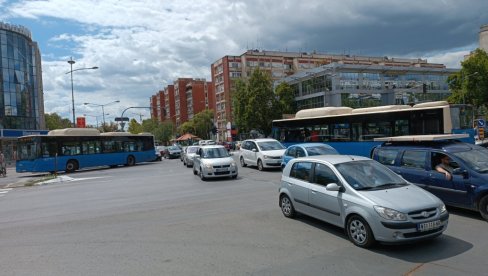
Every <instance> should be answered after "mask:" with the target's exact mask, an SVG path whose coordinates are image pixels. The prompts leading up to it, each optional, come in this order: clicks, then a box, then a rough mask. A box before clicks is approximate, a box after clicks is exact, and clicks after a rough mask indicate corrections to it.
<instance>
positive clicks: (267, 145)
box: [258, 141, 285, 151]
mask: <svg viewBox="0 0 488 276" xmlns="http://www.w3.org/2000/svg"><path fill="white" fill-rule="evenodd" d="M258 145H259V148H260V149H261V150H262V151H267V150H280V149H284V148H285V147H283V145H282V144H281V143H280V142H278V141H267V142H259V143H258Z"/></svg>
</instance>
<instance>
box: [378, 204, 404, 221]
mask: <svg viewBox="0 0 488 276" xmlns="http://www.w3.org/2000/svg"><path fill="white" fill-rule="evenodd" d="M374 210H375V211H376V213H378V215H380V216H381V217H382V218H384V219H388V220H407V216H406V215H405V214H404V213H402V212H398V211H396V210H393V209H390V208H385V207H381V206H374Z"/></svg>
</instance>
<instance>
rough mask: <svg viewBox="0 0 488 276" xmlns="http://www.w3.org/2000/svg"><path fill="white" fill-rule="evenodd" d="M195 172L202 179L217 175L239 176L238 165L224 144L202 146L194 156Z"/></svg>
mask: <svg viewBox="0 0 488 276" xmlns="http://www.w3.org/2000/svg"><path fill="white" fill-rule="evenodd" d="M193 174H195V175H197V174H198V175H200V178H201V179H202V180H205V179H207V178H216V177H229V176H230V177H232V178H237V165H236V162H235V161H234V159H233V158H232V156H230V154H229V152H227V149H226V148H225V147H224V146H220V145H212V146H202V147H200V149H198V153H197V154H196V155H195V157H194V158H193Z"/></svg>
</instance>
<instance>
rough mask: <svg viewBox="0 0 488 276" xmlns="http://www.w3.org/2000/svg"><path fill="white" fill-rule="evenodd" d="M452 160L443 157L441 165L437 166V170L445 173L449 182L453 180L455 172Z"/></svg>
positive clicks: (445, 156)
mask: <svg viewBox="0 0 488 276" xmlns="http://www.w3.org/2000/svg"><path fill="white" fill-rule="evenodd" d="M450 161H451V159H450V158H449V156H447V155H443V156H442V157H441V163H439V164H438V165H437V166H435V170H436V171H438V172H440V173H443V174H445V175H446V179H447V180H451V179H452V171H453V170H454V168H453V167H451V165H450Z"/></svg>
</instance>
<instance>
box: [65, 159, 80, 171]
mask: <svg viewBox="0 0 488 276" xmlns="http://www.w3.org/2000/svg"><path fill="white" fill-rule="evenodd" d="M76 169H78V162H76V160H69V161H68V162H67V163H66V172H67V173H72V172H74V171H75V170H76Z"/></svg>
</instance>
